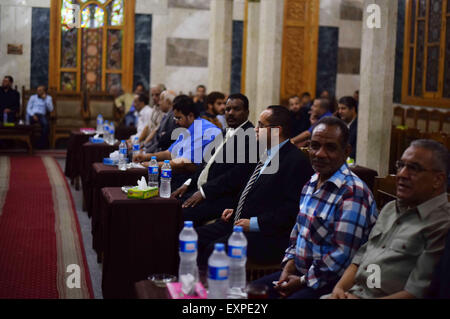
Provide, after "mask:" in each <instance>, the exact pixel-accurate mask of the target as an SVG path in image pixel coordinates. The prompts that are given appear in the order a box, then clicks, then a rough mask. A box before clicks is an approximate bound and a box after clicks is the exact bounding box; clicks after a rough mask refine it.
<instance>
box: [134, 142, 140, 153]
mask: <svg viewBox="0 0 450 319" xmlns="http://www.w3.org/2000/svg"><path fill="white" fill-rule="evenodd" d="M133 151H135V152H137V151H139V144H134V145H133Z"/></svg>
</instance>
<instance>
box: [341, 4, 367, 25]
mask: <svg viewBox="0 0 450 319" xmlns="http://www.w3.org/2000/svg"><path fill="white" fill-rule="evenodd" d="M340 17H341V20H354V21H362V17H363V12H362V4H361V3H360V2H358V1H349V0H343V1H342V2H341V6H340Z"/></svg>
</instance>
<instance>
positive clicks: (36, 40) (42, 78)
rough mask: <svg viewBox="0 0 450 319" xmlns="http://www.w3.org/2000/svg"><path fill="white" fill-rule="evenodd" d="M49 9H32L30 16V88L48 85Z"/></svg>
mask: <svg viewBox="0 0 450 319" xmlns="http://www.w3.org/2000/svg"><path fill="white" fill-rule="evenodd" d="M49 45H50V9H48V8H33V9H32V14H31V71H30V87H31V88H37V87H38V86H39V85H46V86H47V85H48V57H49Z"/></svg>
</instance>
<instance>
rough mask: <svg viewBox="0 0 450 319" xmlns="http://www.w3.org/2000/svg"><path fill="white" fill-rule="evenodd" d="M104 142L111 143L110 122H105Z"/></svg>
mask: <svg viewBox="0 0 450 319" xmlns="http://www.w3.org/2000/svg"><path fill="white" fill-rule="evenodd" d="M103 140H104V141H105V143H108V141H109V124H108V121H105V122H103Z"/></svg>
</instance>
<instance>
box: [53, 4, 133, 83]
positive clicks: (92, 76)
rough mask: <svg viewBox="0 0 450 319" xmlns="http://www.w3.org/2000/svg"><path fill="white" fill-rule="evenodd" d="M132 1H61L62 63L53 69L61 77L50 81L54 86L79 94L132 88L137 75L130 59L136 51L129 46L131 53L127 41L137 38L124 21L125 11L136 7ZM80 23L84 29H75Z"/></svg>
mask: <svg viewBox="0 0 450 319" xmlns="http://www.w3.org/2000/svg"><path fill="white" fill-rule="evenodd" d="M131 1H133V2H134V0H127V2H125V1H124V0H60V4H59V5H60V9H61V16H60V18H58V19H59V21H58V24H57V25H58V29H59V31H58V33H59V34H60V38H59V39H58V41H57V42H56V43H58V44H60V46H59V47H58V49H57V50H56V53H55V54H56V55H57V56H58V59H59V60H57V62H56V63H55V65H53V66H52V67H55V68H57V69H58V72H57V73H56V74H58V77H56V76H52V79H49V80H51V82H52V83H54V86H57V87H59V89H60V90H75V91H80V90H89V91H105V90H108V89H109V88H111V87H112V86H114V85H119V86H121V87H123V88H130V87H131V86H132V76H129V74H130V73H131V74H132V72H133V67H132V59H130V55H131V56H132V55H133V50H132V47H130V45H129V44H128V49H127V50H125V49H124V47H123V46H124V45H127V44H126V43H124V38H125V37H127V38H131V39H133V36H134V30H131V29H130V28H127V27H126V25H125V19H124V17H125V12H128V11H129V10H130V9H131V8H134V4H131V5H129V6H128V3H129V2H130V3H131ZM125 4H127V6H126V5H125ZM76 6H79V7H76ZM77 8H79V9H80V10H79V11H78V10H76V9H77ZM77 13H78V14H79V16H76V14H77ZM77 22H78V23H80V25H79V26H80V27H81V28H80V27H78V28H74V27H73V26H71V25H74V24H75V23H77ZM105 37H106V39H105ZM133 42H134V41H131V42H130V43H133ZM127 43H128V42H127ZM52 46H54V44H52ZM52 63H53V62H52ZM52 63H50V64H52ZM104 63H105V64H104ZM125 67H127V69H125ZM130 79H131V80H130ZM122 82H123V83H122Z"/></svg>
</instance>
